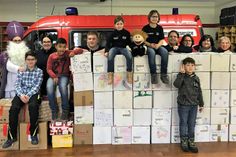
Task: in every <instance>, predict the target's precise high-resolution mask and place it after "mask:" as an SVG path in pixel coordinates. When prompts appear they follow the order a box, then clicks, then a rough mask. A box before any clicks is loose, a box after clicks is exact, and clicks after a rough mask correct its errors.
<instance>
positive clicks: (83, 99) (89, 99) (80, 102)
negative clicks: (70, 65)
mask: <svg viewBox="0 0 236 157" xmlns="http://www.w3.org/2000/svg"><path fill="white" fill-rule="evenodd" d="M93 104H94V102H93V91H82V92H74V106H92V105H93Z"/></svg>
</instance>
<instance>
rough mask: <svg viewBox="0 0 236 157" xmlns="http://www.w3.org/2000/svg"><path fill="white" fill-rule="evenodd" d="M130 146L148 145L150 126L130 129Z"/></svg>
mask: <svg viewBox="0 0 236 157" xmlns="http://www.w3.org/2000/svg"><path fill="white" fill-rule="evenodd" d="M132 144H150V126H146V127H144V126H143V127H135V126H134V127H132Z"/></svg>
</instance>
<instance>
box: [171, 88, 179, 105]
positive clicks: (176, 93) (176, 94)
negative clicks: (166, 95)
mask: <svg viewBox="0 0 236 157" xmlns="http://www.w3.org/2000/svg"><path fill="white" fill-rule="evenodd" d="M177 97H178V91H177V90H173V91H172V101H173V103H172V105H171V107H172V108H176V107H178V103H177Z"/></svg>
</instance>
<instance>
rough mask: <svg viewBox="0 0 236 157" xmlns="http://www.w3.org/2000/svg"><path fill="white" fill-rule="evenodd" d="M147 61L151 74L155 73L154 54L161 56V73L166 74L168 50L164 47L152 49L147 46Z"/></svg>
mask: <svg viewBox="0 0 236 157" xmlns="http://www.w3.org/2000/svg"><path fill="white" fill-rule="evenodd" d="M147 52H148V63H149V68H150V73H151V74H156V73H157V72H156V54H158V55H160V56H161V74H167V66H168V57H169V56H168V55H169V54H168V51H167V50H166V49H165V48H164V47H162V46H161V47H159V48H158V49H153V48H151V47H148V49H147Z"/></svg>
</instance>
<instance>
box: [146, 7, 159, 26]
mask: <svg viewBox="0 0 236 157" xmlns="http://www.w3.org/2000/svg"><path fill="white" fill-rule="evenodd" d="M153 14H157V15H158V21H157V22H158V23H159V22H160V13H159V12H158V11H157V10H151V11H150V12H149V14H148V22H150V19H151V17H152V15H153Z"/></svg>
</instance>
